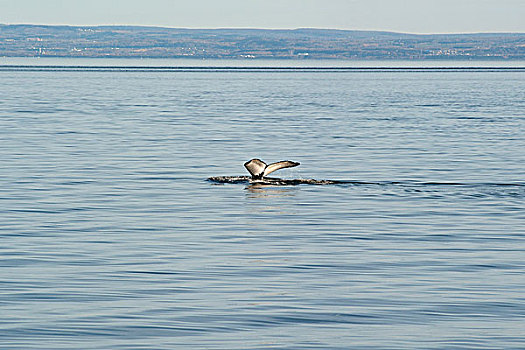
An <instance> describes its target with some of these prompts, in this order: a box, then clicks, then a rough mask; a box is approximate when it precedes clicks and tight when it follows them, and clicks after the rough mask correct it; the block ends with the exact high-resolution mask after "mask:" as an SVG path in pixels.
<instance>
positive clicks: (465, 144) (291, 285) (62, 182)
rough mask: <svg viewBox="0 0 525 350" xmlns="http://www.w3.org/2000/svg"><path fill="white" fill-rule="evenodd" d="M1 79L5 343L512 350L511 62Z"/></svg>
mask: <svg viewBox="0 0 525 350" xmlns="http://www.w3.org/2000/svg"><path fill="white" fill-rule="evenodd" d="M0 82H1V84H0V96H1V98H0V160H1V162H2V166H1V168H0V183H1V186H0V240H1V244H0V310H1V314H2V317H1V319H0V347H1V348H2V349H73V348H76V349H175V348H177V349H180V348H193V349H197V348H201V349H204V348H205V349H268V348H275V349H348V348H356V349H366V348H369V349H380V348H384V349H407V348H414V349H421V348H427V349H443V348H446V349H454V348H456V349H463V348H464V349H467V348H481V349H483V348H486V349H494V348H505V349H512V348H515V349H523V348H524V347H525V333H524V331H523V329H525V321H524V320H525V296H524V292H523V291H524V290H525V251H524V250H525V249H524V243H525V238H524V237H525V236H524V234H525V204H524V202H525V166H524V164H525V152H524V150H525V112H524V111H525V72H524V71H512V72H484V71H475V70H474V71H460V72H410V71H400V72H358V71H357V72H343V73H341V72H275V73H272V72H265V73H259V72H219V73H211V72H198V71H196V72H138V71H136V72H134V71H131V72H118V71H116V72H113V71H102V72H98V71H64V72H53V71H46V70H43V71H37V72H28V71H17V70H6V71H2V72H0ZM253 157H259V158H262V159H264V160H266V161H268V162H272V161H277V160H282V159H290V160H294V161H299V162H301V166H300V167H298V168H293V169H286V170H282V171H280V172H279V173H276V174H278V176H281V177H284V178H316V179H332V180H354V181H362V182H369V184H346V185H329V186H309V185H299V186H284V187H279V186H273V187H271V186H270V187H257V186H250V185H245V184H227V185H217V184H213V183H210V182H208V181H206V179H207V178H208V177H210V176H219V175H245V174H247V173H246V172H245V170H244V168H243V166H242V164H243V162H245V161H246V160H248V159H250V158H253Z"/></svg>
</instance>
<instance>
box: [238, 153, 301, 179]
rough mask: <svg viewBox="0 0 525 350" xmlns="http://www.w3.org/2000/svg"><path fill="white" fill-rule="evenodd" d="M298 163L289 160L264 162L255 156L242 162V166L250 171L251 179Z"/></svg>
mask: <svg viewBox="0 0 525 350" xmlns="http://www.w3.org/2000/svg"><path fill="white" fill-rule="evenodd" d="M299 164H300V163H298V162H292V161H289V160H283V161H280V162H276V163H272V164H266V163H265V162H263V161H262V160H260V159H257V158H255V159H252V160H249V161H247V162H246V163H244V167H245V168H246V169H247V170H248V171H249V172H250V174H251V175H252V179H262V178H263V177H265V176H266V175H268V174H271V173H273V172H274V171H277V170H279V169H284V168H292V167H294V166H298V165H299Z"/></svg>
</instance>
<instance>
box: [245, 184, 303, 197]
mask: <svg viewBox="0 0 525 350" xmlns="http://www.w3.org/2000/svg"><path fill="white" fill-rule="evenodd" d="M245 189H246V197H247V198H264V197H283V196H293V195H295V193H296V192H297V189H296V188H293V187H283V186H275V185H266V184H257V183H256V184H250V185H248V186H246V187H245Z"/></svg>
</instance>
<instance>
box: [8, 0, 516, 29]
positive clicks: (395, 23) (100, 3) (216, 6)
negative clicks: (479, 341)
mask: <svg viewBox="0 0 525 350" xmlns="http://www.w3.org/2000/svg"><path fill="white" fill-rule="evenodd" d="M0 23H4V24H15V23H34V24H70V25H99V24H133V25H154V26H167V27H185V28H226V27H227V28H241V27H242V28H304V27H308V28H337V29H358V30H388V31H398V32H410V33H452V32H525V0H0Z"/></svg>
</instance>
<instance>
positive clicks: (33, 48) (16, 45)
mask: <svg viewBox="0 0 525 350" xmlns="http://www.w3.org/2000/svg"><path fill="white" fill-rule="evenodd" d="M0 56H9V57H34V56H39V57H42V56H49V57H151V58H181V57H190V58H228V59H231V58H302V59H327V58H334V59H365V60H366V59H455V60H457V59H525V33H483V34H431V35H416V34H403V33H392V32H379V31H353V30H332V29H307V28H305V29H294V30H269V29H178V28H162V27H141V26H94V27H79V26H48V25H5V24H4V25H2V24H0Z"/></svg>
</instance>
